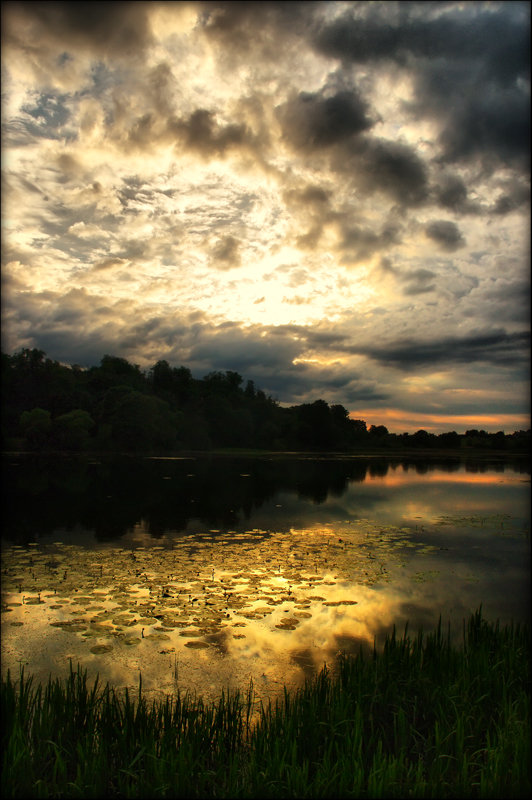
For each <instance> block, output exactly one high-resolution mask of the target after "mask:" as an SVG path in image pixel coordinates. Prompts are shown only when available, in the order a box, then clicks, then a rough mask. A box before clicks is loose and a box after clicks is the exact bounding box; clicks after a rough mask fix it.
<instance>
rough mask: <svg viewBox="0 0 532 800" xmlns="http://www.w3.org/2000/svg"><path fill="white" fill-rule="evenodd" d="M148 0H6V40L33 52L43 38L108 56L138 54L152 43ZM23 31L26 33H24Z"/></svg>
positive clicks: (3, 28) (70, 47)
mask: <svg viewBox="0 0 532 800" xmlns="http://www.w3.org/2000/svg"><path fill="white" fill-rule="evenodd" d="M148 6H149V4H148V3H144V2H111V1H110V0H107V2H105V3H93V2H88V1H87V2H75V3H72V2H46V3H42V2H21V1H19V2H3V3H2V33H3V36H2V38H3V41H4V43H5V44H15V45H17V46H18V47H21V48H22V49H24V50H25V49H28V51H29V52H34V47H32V46H30V45H29V43H28V38H27V32H28V28H30V30H33V32H34V36H35V39H36V46H37V48H39V47H40V46H41V42H40V40H41V39H43V38H45V39H47V40H49V41H53V42H56V43H58V44H62V45H63V47H65V48H66V49H67V50H71V51H76V50H78V49H80V48H81V49H88V50H91V51H92V52H94V53H98V54H100V55H107V56H134V57H139V55H141V54H142V52H143V50H144V49H145V48H146V47H147V46H148V45H149V44H150V43H151V35H150V28H149V24H148V15H147V10H148ZM23 32H24V33H23Z"/></svg>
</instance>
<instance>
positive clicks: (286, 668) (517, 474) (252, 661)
mask: <svg viewBox="0 0 532 800" xmlns="http://www.w3.org/2000/svg"><path fill="white" fill-rule="evenodd" d="M12 461H13V459H12V458H11V461H10V460H7V461H6V462H5V463H4V486H5V488H6V489H7V492H8V494H6V495H5V496H7V497H9V498H10V506H9V509H8V524H7V525H4V528H3V536H4V539H3V553H2V668H3V669H4V670H5V669H7V668H11V669H12V670H13V669H15V671H16V669H17V666H18V662H28V663H29V665H30V668H31V670H32V671H35V672H36V674H37V677H39V678H40V679H46V678H47V677H48V674H49V673H50V672H52V674H53V675H63V674H65V670H66V668H67V667H68V659H69V658H72V659H73V661H74V663H76V662H77V661H80V662H81V663H82V664H83V665H84V666H85V667H87V668H88V669H89V674H93V675H94V674H96V672H98V671H99V672H100V674H101V675H102V676H103V677H104V679H105V680H110V681H111V682H113V683H114V684H115V685H116V686H132V685H134V684H135V683H136V681H137V678H138V674H139V671H142V676H143V686H144V687H146V688H147V689H148V691H149V692H151V693H153V694H157V693H165V692H171V691H174V690H175V688H176V686H177V685H179V686H180V687H181V688H188V689H191V690H197V691H198V692H201V693H202V694H203V695H205V696H206V697H209V696H216V695H217V694H218V693H219V691H220V690H221V688H222V687H230V688H244V687H245V686H246V685H247V684H248V682H249V680H250V678H251V679H252V680H253V682H254V684H255V687H256V690H257V692H258V694H259V695H260V696H262V697H265V696H274V695H276V694H277V692H278V691H279V688H280V687H281V686H282V685H283V684H286V685H288V686H291V685H292V686H294V685H296V684H298V683H300V682H301V680H302V679H303V678H304V677H305V676H309V675H311V674H314V673H315V672H316V671H317V670H319V669H320V667H321V666H322V664H323V662H324V661H327V662H329V663H330V662H331V661H333V660H334V658H335V656H336V655H337V654H338V653H339V652H343V651H345V652H350V653H356V652H358V650H359V648H360V647H361V646H362V647H363V648H365V649H366V650H369V649H370V648H371V647H372V646H373V642H374V639H375V637H376V639H377V644H379V643H382V641H383V639H384V637H385V635H386V634H387V633H389V632H390V630H391V628H392V626H393V625H394V624H395V625H396V626H397V627H398V629H399V630H401V629H402V628H403V626H404V624H405V622H406V620H409V621H410V627H411V629H412V630H416V629H417V628H418V627H419V626H420V625H422V626H423V627H424V628H425V629H431V628H432V627H433V626H434V625H435V624H436V623H437V620H438V616H439V614H440V613H441V614H442V617H443V621H444V623H446V622H447V621H450V622H451V623H452V633H453V636H456V637H457V639H459V638H460V636H461V621H462V619H463V618H464V617H468V616H469V614H470V613H471V612H472V611H473V610H474V609H475V608H477V607H478V606H479V605H480V603H483V606H484V613H485V615H486V616H487V618H488V619H495V618H499V619H500V620H501V622H506V621H509V620H510V618H514V619H521V620H524V619H526V618H527V617H528V615H529V611H528V604H529V592H530V576H529V568H528V564H529V554H530V538H529V535H530V507H529V504H530V496H529V486H528V484H527V483H526V481H527V479H528V475H529V469H528V468H527V467H526V466H520V465H518V464H502V465H501V464H492V465H491V467H490V466H489V465H484V468H483V469H479V470H471V469H467V466H468V465H467V464H466V463H460V462H456V461H444V462H441V461H435V462H425V463H418V462H409V461H395V462H394V461H386V460H384V459H380V460H376V461H371V460H369V459H336V460H331V459H322V460H320V459H303V458H292V459H281V458H279V459H271V460H269V459H256V460H252V459H246V460H242V459H223V460H221V459H215V458H198V459H195V460H192V459H191V460H179V461H176V460H174V461H172V460H162V459H153V460H146V459H144V460H141V459H108V460H106V461H102V462H101V463H89V462H88V461H87V460H83V459H79V460H69V459H65V460H59V461H57V460H50V461H48V462H45V464H44V469H43V465H42V462H41V463H39V460H38V459H29V460H27V462H26V461H23V460H22V459H19V460H18V466H16V467H15V466H14V465H13V466H11V463H12ZM469 466H471V465H469ZM501 467H502V468H501ZM118 545H119V546H118ZM453 620H456V623H454V622H453ZM176 673H177V675H178V678H177V680H176Z"/></svg>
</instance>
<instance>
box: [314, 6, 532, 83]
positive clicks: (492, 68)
mask: <svg viewBox="0 0 532 800" xmlns="http://www.w3.org/2000/svg"><path fill="white" fill-rule="evenodd" d="M393 5H395V9H394V8H392V7H391V6H392V4H391V3H376V4H369V3H353V4H352V8H349V9H348V10H347V11H346V12H345V13H344V14H343V15H342V16H340V17H337V18H336V19H335V20H333V21H332V22H331V23H330V24H328V25H324V26H322V27H321V28H318V29H316V30H315V34H314V43H315V45H316V47H317V48H318V49H319V50H320V51H321V52H323V53H324V54H326V55H329V56H332V57H334V58H341V59H344V60H346V61H352V62H356V63H367V62H370V61H375V60H381V59H389V60H390V61H396V62H398V63H399V64H401V65H403V64H405V63H409V64H410V63H411V62H407V58H408V57H409V56H414V57H415V58H421V57H423V58H427V59H431V60H434V59H460V60H477V59H480V60H482V62H483V66H484V68H485V70H486V73H487V77H488V78H494V79H496V80H497V81H498V82H500V83H510V82H512V81H513V80H515V78H517V77H519V76H523V77H526V75H527V71H528V69H529V64H530V39H529V34H528V30H527V21H528V23H529V13H530V12H529V3H510V2H508V3H503V4H502V8H500V9H498V10H495V11H493V10H491V9H488V8H483V7H482V6H480V5H478V4H476V7H475V4H473V3H470V4H468V5H469V6H470V8H469V13H468V9H467V6H466V8H465V9H464V7H463V6H462V5H460V4H453V3H449V4H447V8H445V4H443V3H437V4H432V6H431V4H430V3H417V4H416V3H402V2H401V3H398V4H393ZM434 10H436V11H440V12H444V13H440V14H438V15H437V16H432V12H433V11H434ZM446 11H447V12H448V13H445V12H446ZM394 12H395V14H394ZM464 12H465V13H464ZM394 16H395V18H394ZM423 16H425V18H423ZM431 16H432V18H431Z"/></svg>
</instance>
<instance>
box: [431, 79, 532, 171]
mask: <svg viewBox="0 0 532 800" xmlns="http://www.w3.org/2000/svg"><path fill="white" fill-rule="evenodd" d="M440 141H441V144H442V145H443V147H444V160H445V161H446V162H452V161H461V160H467V159H469V158H472V157H474V156H476V155H480V156H483V155H484V156H489V155H494V156H497V157H498V158H499V159H500V160H501V161H502V162H503V163H506V164H513V165H516V166H517V165H521V166H522V168H523V169H528V167H529V161H530V97H529V94H527V92H526V90H525V89H524V88H520V87H518V86H517V87H515V88H511V89H506V88H505V89H504V90H501V89H499V88H498V87H494V86H478V87H475V90H474V91H472V93H471V96H470V97H469V98H468V102H467V103H464V104H463V105H462V106H460V107H456V108H455V109H454V113H453V114H452V116H451V118H450V121H449V123H448V124H447V125H446V127H445V129H444V130H443V132H442V134H441V136H440Z"/></svg>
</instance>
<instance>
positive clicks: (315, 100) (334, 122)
mask: <svg viewBox="0 0 532 800" xmlns="http://www.w3.org/2000/svg"><path fill="white" fill-rule="evenodd" d="M276 113H277V117H278V119H279V122H280V123H281V126H282V129H283V134H284V136H285V138H286V139H287V141H289V142H290V144H291V145H292V146H293V147H295V148H296V149H298V150H314V149H321V148H324V147H329V146H331V145H334V144H337V143H338V142H341V141H343V140H344V139H347V138H349V137H351V136H354V135H356V134H357V133H361V132H362V131H365V130H368V129H369V128H371V127H372V126H373V124H374V122H373V121H372V120H371V118H370V117H369V116H368V105H367V103H366V102H365V101H364V100H363V99H362V98H361V97H360V96H359V95H358V94H357V92H355V91H354V90H353V89H351V90H343V91H338V92H335V93H334V94H331V93H329V91H328V90H327V89H326V88H324V89H322V90H321V91H319V92H314V93H311V92H300V93H299V94H297V95H295V96H293V97H292V98H290V99H289V100H288V101H287V102H286V103H284V104H283V105H281V106H278V107H277V109H276Z"/></svg>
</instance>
